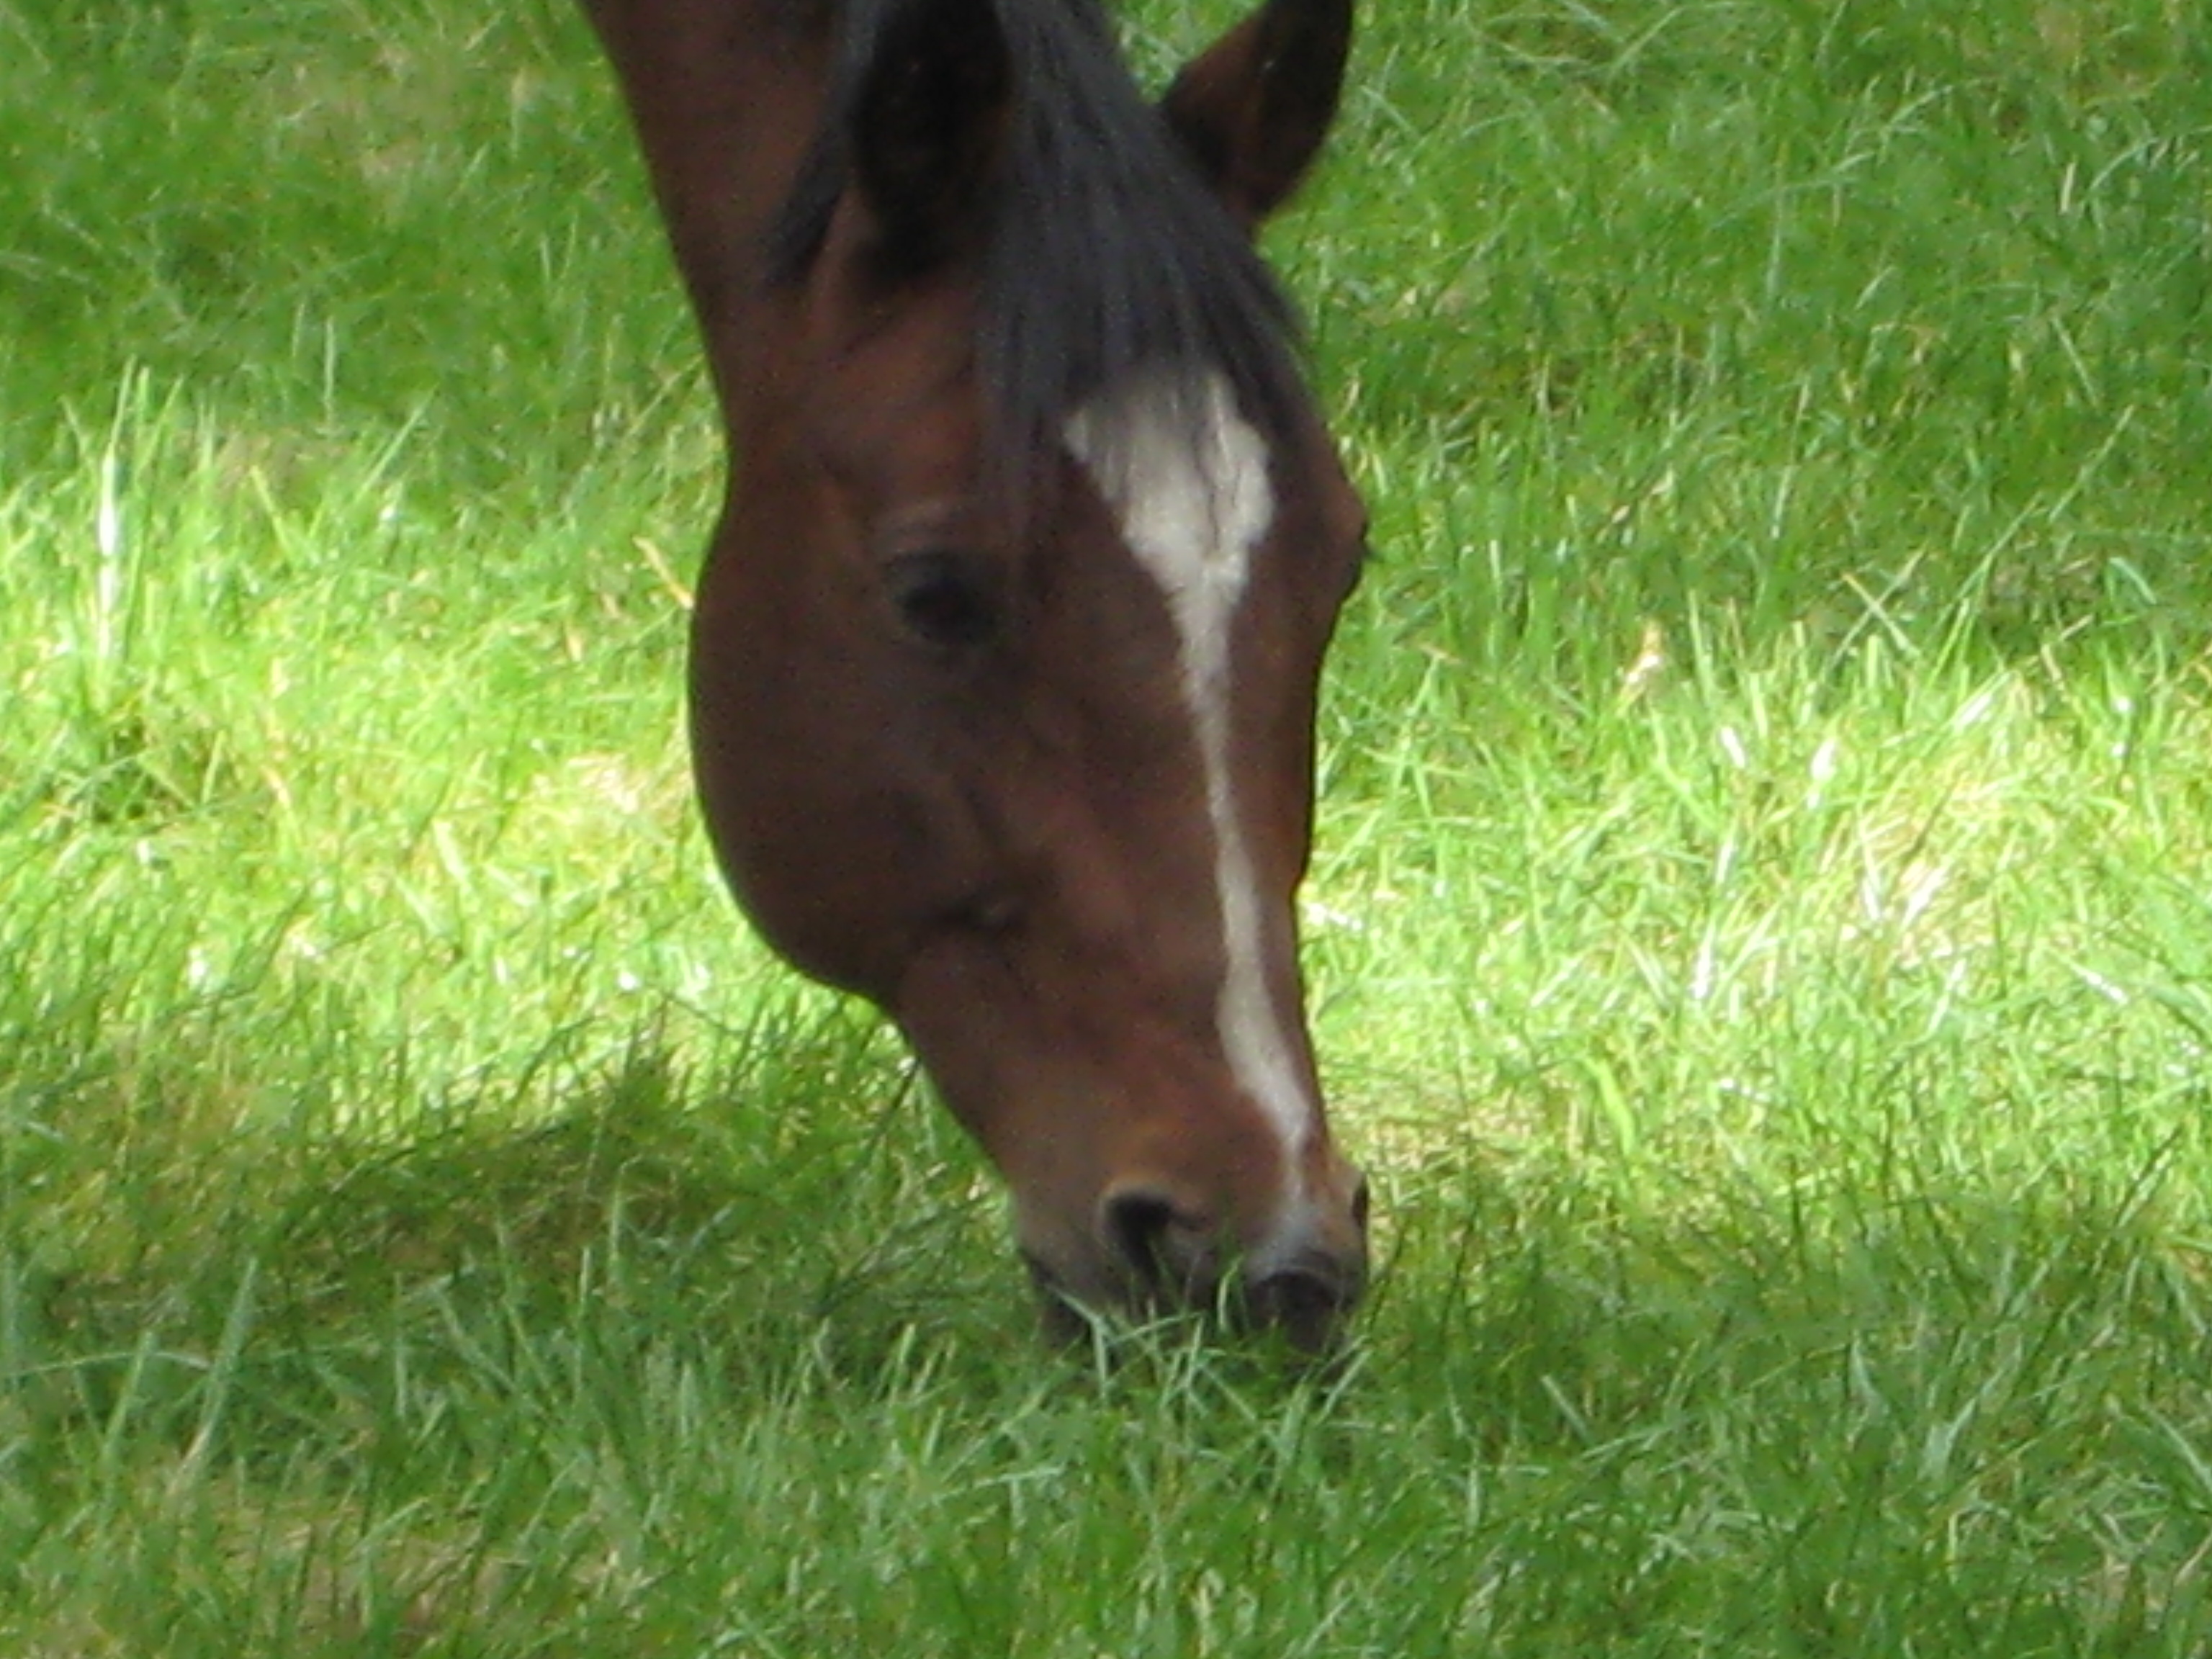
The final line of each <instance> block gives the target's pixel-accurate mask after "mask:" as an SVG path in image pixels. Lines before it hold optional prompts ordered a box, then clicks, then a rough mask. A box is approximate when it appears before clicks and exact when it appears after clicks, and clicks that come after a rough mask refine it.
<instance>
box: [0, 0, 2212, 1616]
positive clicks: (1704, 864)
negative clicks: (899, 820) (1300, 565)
mask: <svg viewBox="0 0 2212 1659" xmlns="http://www.w3.org/2000/svg"><path fill="white" fill-rule="evenodd" d="M1234 9H1235V8H1234V7H1233V6H1232V5H1230V4H1228V3H1215V0H1206V3H1202V4H1201V3H1197V0H1188V3H1184V0H1158V3H1147V4H1145V5H1141V6H1139V7H1137V8H1135V15H1133V18H1132V20H1131V21H1132V23H1133V30H1134V33H1135V34H1136V36H1137V39H1138V43H1139V55H1140V56H1141V57H1142V58H1144V59H1145V61H1146V63H1147V64H1149V65H1150V66H1151V67H1152V69H1153V70H1155V71H1158V70H1162V69H1164V67H1165V66H1167V65H1168V64H1170V63H1171V62H1173V61H1174V60H1175V59H1176V58H1179V57H1180V56H1181V55H1182V54H1183V53H1184V52H1187V51H1188V48H1189V46H1191V44H1192V43H1193V42H1194V41H1195V40H1197V39H1199V38H1200V36H1201V35H1202V33H1204V32H1205V31H1206V30H1207V29H1209V28H1211V27H1218V25H1219V24H1220V23H1222V22H1223V21H1225V20H1226V18H1227V17H1228V16H1230V15H1232V14H1233V11H1234ZM1367 14H1368V15H1366V18H1365V23H1364V33H1363V37H1362V44H1361V47H1360V56H1359V62H1358V78H1357V83H1356V86H1355V88H1354V90H1353V92H1352V96H1351V98H1350V100H1349V101H1348V104H1347V110H1346V130H1345V133H1344V137H1343V142H1342V143H1340V145H1339V147H1338V150H1337V153H1336V155H1334V158H1333V160H1332V161H1331V162H1330V163H1329V165H1328V168H1327V170H1326V172H1325V173H1324V176H1323V177H1322V179H1321V180H1320V181H1319V184H1318V185H1317V186H1316V189H1315V190H1314V191H1312V192H1310V195H1309V197H1308V198H1307V199H1306V200H1305V201H1304V203H1302V204H1300V205H1299V207H1298V208H1297V210H1295V212H1294V213H1293V214H1292V215H1291V216H1289V217H1287V218H1286V219H1285V222H1284V223H1283V224H1282V225H1281V226H1280V227H1279V228H1277V229H1276V230H1275V231H1274V232H1273V233H1272V234H1271V241H1270V246H1271V250H1272V251H1273V253H1274V254H1275V255H1276V257H1277V258H1278V260H1279V263H1280V264H1281V265H1282V266H1283V268H1284V270H1285V272H1286V275H1287V276H1288V278H1289V281H1290V282H1291V286H1292V287H1293V288H1294V289H1296V290H1297V293H1298V295H1300V297H1301V299H1302V300H1303V301H1304V302H1305V303H1306V304H1307V306H1308V307H1309V308H1310V311H1311V313H1312V314H1313V327H1312V336H1313V343H1314V355H1315V359H1316V372H1317V374H1318V376H1319V378H1320V380H1322V384H1323V385H1324V386H1325V387H1326V388H1327V389H1328V395H1329V397H1330V398H1331V400H1332V402H1333V403H1334V404H1335V406H1336V407H1338V408H1339V409H1340V410H1341V411H1342V413H1341V416H1340V422H1339V424H1340V430H1341V432H1342V434H1343V436H1344V439H1345V442H1346V449H1347V451H1348V453H1349V454H1350V456H1351V458H1352V464H1353V466H1354V469H1355V471H1356V472H1357V473H1358V477H1360V480H1361V482H1362V483H1363V485H1364V487H1365V489H1366V490H1367V493H1368V495H1369V497H1370V501H1371V504H1372V506H1373V508H1374V511H1375V517H1376V524H1375V536H1374V540H1375V543H1376V547H1377V549H1378V552H1379V556H1378V559H1377V561H1376V564H1375V566H1374V568H1372V569H1371V570H1370V573H1369V575H1368V579H1367V580H1366V583H1365V585H1364V587H1363V589H1362V591H1361V592H1360V593H1359V595H1358V597H1357V599H1355V601H1354V603H1353V605H1352V610H1351V611H1350V612H1349V613H1348V614H1347V617H1346V622H1345V625H1344V629H1343V632H1342V635H1341V637H1340V646H1339V649H1338V652H1337V654H1336V656H1335V658H1334V663H1333V667H1332V671H1331V677H1330V682H1329V685H1328V696H1327V699H1326V706H1325V709H1324V714H1323V730H1322V738H1323V742H1322V775H1323V805H1322V825H1321V838H1320V842H1319V845H1318V847H1317V849H1316V866H1315V870H1314V875H1313V879H1312V881H1311V884H1310V889H1309V891H1308V894H1307V922H1308V934H1309V946H1310V948H1309V953H1308V955H1309V967H1310V975H1311V978H1312V982H1313V988H1314V994H1315V1006H1316V1024H1317V1030H1318V1033H1319V1036H1320V1039H1321V1043H1322V1050H1323V1054H1324V1063H1325V1068H1326V1070H1327V1073H1328V1078H1329V1081H1330V1084H1331V1089H1332V1096H1333V1100H1334V1110H1335V1113H1336V1115H1337V1117H1338V1119H1339V1121H1340V1125H1341V1132H1342V1134H1343V1137H1344V1139H1346V1141H1347V1142H1348V1143H1349V1144H1350V1146H1352V1148H1353V1150H1354V1151H1355V1152H1357V1153H1358V1156H1359V1157H1360V1158H1362V1159H1363V1161H1364V1162H1365V1163H1366V1164H1368V1165H1369V1166H1370V1169H1371V1170H1373V1171H1374V1173H1375V1176H1376V1182H1377V1187H1378V1192H1379V1194H1380V1199H1381V1204H1380V1210H1379V1219H1378V1230H1379V1231H1378V1245H1379V1249H1380V1254H1381V1257H1382V1271H1381V1273H1380V1274H1379V1277H1378V1282H1377V1285H1376V1294H1375V1297H1374V1299H1373V1304H1372V1306H1371V1308H1370V1310H1369V1312H1368V1314H1367V1315H1366V1316H1365V1318H1364V1323H1363V1326H1362V1330H1361V1340H1360V1341H1359V1343H1358V1346H1357V1348H1356V1350H1355V1352H1353V1353H1352V1355H1351V1356H1350V1358H1349V1359H1348V1361H1347V1362H1346V1364H1345V1365H1344V1366H1343V1367H1341V1368H1340V1370H1335V1371H1334V1372H1331V1373H1329V1374H1328V1375H1326V1376H1319V1377H1313V1378H1309V1379H1306V1380H1304V1381H1303V1382H1292V1381H1286V1380H1285V1379H1284V1378H1282V1377H1281V1376H1276V1375H1273V1374H1272V1373H1270V1372H1269V1371H1268V1370H1267V1368H1266V1367H1265V1366H1264V1365H1258V1364H1254V1363H1252V1361H1251V1359H1250V1358H1249V1356H1243V1355H1238V1354H1236V1353H1233V1352H1218V1351H1215V1350H1212V1349H1209V1348H1208V1347H1206V1346H1204V1345H1202V1344H1197V1343H1194V1342H1193V1341H1192V1340H1190V1338H1189V1334H1188V1333H1186V1332H1182V1331H1178V1330H1175V1329H1167V1330H1163V1331H1156V1332H1142V1333H1136V1334H1127V1335H1115V1336H1110V1337H1103V1338H1102V1339H1101V1343H1102V1346H1100V1348H1099V1349H1098V1350H1097V1352H1082V1353H1079V1354H1076V1355H1073V1356H1067V1355H1052V1354H1048V1352H1046V1351H1044V1350H1043V1349H1042V1347H1041V1346H1038V1345H1037V1344H1036V1342H1035V1341H1034V1340H1032V1335H1031V1328H1030V1316H1029V1313H1028V1310H1027V1309H1026V1308H1025V1306H1024V1301H1023V1292H1022V1289H1021V1286H1020V1285H1019V1282H1018V1272H1017V1270H1016V1269H1015V1267H1014V1266H1013V1264H1012V1261H1011V1259H1010V1255H1009V1252H1008V1251H1007V1250H1006V1248H1005V1244H1004V1241H1003V1237H1002V1226H1001V1222H1000V1215H999V1206H998V1202H997V1199H996V1196H995V1191H996V1189H995V1188H994V1184H993V1183H992V1182H991V1181H990V1180H989V1179H988V1177H987V1175H986V1174H985V1172H984V1171H983V1170H982V1169H981V1165H980V1163H979V1161H978V1159H977V1158H975V1154H974V1153H973V1152H972V1151H971V1150H970V1149H969V1147H968V1146H967V1145H966V1144H965V1143H964V1142H963V1140H962V1139H961V1138H960V1137H959V1135H958V1134H957V1131H955V1130H954V1129H953V1128H952V1127H951V1125H950V1124H949V1123H948V1122H947V1121H945V1119H944V1118H943V1116H942V1115H940V1114H939V1113H937V1112H936V1111H935V1109H933V1107H932V1106H931V1105H930V1104H929V1103H928V1102H927V1099H926V1097H925V1096H924V1094H923V1091H921V1088H920V1086H919V1085H918V1084H917V1082H916V1080H915V1078H914V1076H913V1074H912V1072H911V1068H910V1066H908V1063H907V1062H906V1061H905V1060H904V1059H903V1058H902V1055H901V1054H900V1052H899V1050H898V1048H897V1046H896V1043H895V1042H893V1041H891V1040H890V1038H889V1037H888V1036H886V1034H885V1033H884V1031H883V1030H881V1029H880V1028H879V1026H878V1024H876V1022H874V1021H873V1019H872V1018H870V1017H869V1016H868V1015H866V1013H865V1012H863V1011H860V1010H858V1009H854V1008H851V1007H848V1006H842V1005H841V1004H839V1003H837V1002H836V1001H835V1000H833V999H831V998H829V997H828V996H827V995H825V994H821V993H819V992H816V991H813V990H811V989H808V988H806V987H802V986H799V984H797V982H796V981H793V979H792V978H791V976H790V975H788V974H787V971H786V970H784V969H781V968H780V967H779V966H777V965H776V964H775V963H774V962H773V961H772V960H771V959H770V958H769V956H768V955H767V953H766V952H765V951H763V949H762V948H761V947H760V946H758V945H757V944H756V943H754V942H753V941H751V940H750V939H749V937H748V936H747V935H746V934H745V933H744V930H743V928H742V927H741V926H740V925H739V924H738V922H737V921H736V919H735V917H734V914H733V912H732V908H731V907H730V905H729V903H728V901H727V899H726V896H724V894H723V892H722V890H721V888H720V884H719V882H718V881H717V879H716V878H715V876H714V872H713V869H712V867H711V860H709V859H708V855H707V853H706V849H705V848H704V845H703V842H702V839H701V837H700V836H699V834H698V831H697V829H696V826H695V825H694V823H693V822H692V816H691V809H690V802H689V798H688V781H687V776H686V763H685V758H684V748H683V739H682V732H681V727H680V712H679V708H680V675H681V652H682V641H683V632H684V599H685V596H684V587H685V585H686V583H687V581H688V580H689V577H690V564H691V561H692V558H693V556H694V554H693V550H694V549H696V545H697V544H698V543H699V541H700V539H701V538H702V533H703V528H704V526H705V523H706V520H707V518H708V514H709V513H710V512H711V510H712V502H713V496H714V488H715V484H716V477H717V474H716V469H717V465H718V458H717V452H716V448H715V439H714V433H713V430H712V428H711V425H710V423H709V421H708V410H707V408H706V400H705V392H704V386H703V383H702V377H701V375H700V374H699V371H698V368H697V365H696V354H695V348H694V347H693V344H692V343H691V340H690V334H689V326H688V324H687V322H686V320H685V319H684V316H683V313H682V312H681V309H680V307H679V305H678V298H677V295H676V293H675V290H674V288H673V284H672V281H671V277H670V275H669V273H668V271H667V269H666V264H665V257H664V256H663V255H662V254H661V252H660V251H659V246H658V242H657V236H658V232H657V230H656V229H655V228H654V227H653V223H652V221H651V219H650V217H649V215H648V212H647V207H646V204H645V198H644V195H643V191H642V188H641V182H640V180H639V179H638V177H637V175H636V172H635V163H634V162H633V161H632V160H631V157H630V155H629V149H628V143H627V138H626V136H625V134H624V133H623V131H622V129H621V127H620V125H619V123H618V119H617V112H616V109H615V106H614V103H613V100H612V99H611V96H610V94H609V89H608V88H607V86H606V84H605V77H604V76H603V74H602V73H601V71H600V70H599V68H598V66H597V64H596V63H595V61H594V59H593V58H592V53H591V51H590V49H589V46H588V43H587V41H586V39H585V37H584V34H583V31H582V29H581V27H580V24H579V23H578V21H576V20H575V19H574V17H572V16H571V15H568V12H567V11H566V10H564V9H562V8H561V7H559V6H556V5H553V4H550V3H548V4H546V5H544V6H538V5H529V6H524V7H521V8H520V9H515V8H507V9H502V10H500V11H499V12H498V13H497V15H492V14H491V13H490V12H489V11H481V12H480V11H472V10H470V9H466V8H462V7H456V6H454V5H451V4H447V3H433V0H422V3H413V4H409V5H405V6H401V7H398V8H396V9H395V8H392V7H377V8H362V7H358V6H351V5H344V4H336V3H328V4H325V3H318V4H315V5H313V6H310V7H307V8H305V9H302V8H300V7H293V8H289V9H286V10H285V11H284V12H283V14H282V15H279V14H277V13H276V12H273V11H271V12H265V13H264V12H261V11H257V10H255V9H252V8H247V7H237V6H225V5H217V6H204V7H193V8H185V7H168V6H149V7H143V8H137V9H131V8H124V9H116V8H112V7H94V8H90V9H87V8H84V7H82V6H64V5H62V4H59V3H52V4H49V3H45V0H40V3H33V4H29V5H25V4H21V3H19V4H17V5H15V7H13V8H12V9H10V8H9V7H7V6H6V5H5V4H4V0H0V64H4V65H5V67H4V68H0V78H4V81H5V82H6V86H7V89H8V91H9V93H10V94H13V95H10V96H8V97H5V98H0V153H4V154H5V155H7V156H8V157H9V166H8V167H5V168H0V226H4V227H5V229H4V230H3V231H0V611H4V614H5V615H6V617H7V618H8V624H7V626H6V627H5V628H4V629H0V714H4V718H0V1057H3V1058H0V1649H4V1650H6V1651H7V1652H9V1653H11V1654H12V1653H21V1654H24V1655H27V1656H33V1655H34V1656H42V1659H43V1656H49V1655H51V1656H62V1655H68V1656H72V1659H74V1656H81V1655H97V1654H118V1655H121V1654H131V1655H138V1654H144V1653H153V1652H160V1653H166V1654H179V1655H191V1654H201V1653H207V1654H221V1655H223V1656H227V1659H228V1656H235V1655H237V1654H239V1653H240V1652H254V1653H260V1652H267V1653H284V1654H288V1655H303V1654H316V1653H330V1654H366V1653H392V1652H416V1651H422V1652H440V1653H455V1654H459V1653H483V1654H506V1653H516V1654H520V1653H525V1652H531V1653H563V1654H572V1653H573V1654H591V1653H598V1652H607V1653H617V1652H619V1653H623V1654H636V1653H641V1652H646V1653H669V1654H692V1653H702V1654H703V1653H708V1652H729V1653H745V1654H761V1655H771V1654H798V1655H815V1654H844V1653H851V1652H870V1651H879V1650H880V1651H894V1650H895V1651H898V1652H901V1653H908V1652H911V1653H916V1654H923V1653H933V1652H946V1653H959V1654H963V1655H967V1654H973V1653H976V1652H991V1651H997V1652H1006V1653H1018V1654H1022V1655H1024V1656H1028V1655H1048V1654H1067V1655H1072V1656H1073V1655H1080V1656H1085V1659H1089V1656H1094V1655H1097V1654H1099V1653H1115V1654H1121V1653H1160V1654H1175V1655H1178V1656H1180V1655H1187V1654H1193V1653H1206V1654H1217V1653H1218V1654H1230V1653H1252V1654H1266V1655H1268V1656H1271V1659H1273V1656H1280V1655H1286V1654H1300V1653H1313V1654H1345V1655H1349V1654H1394V1655H1395V1654H1429V1653H1456V1652H1482V1653H1499V1654H1515V1653H1529V1654H1537V1653H1541V1654H1546V1655H1552V1654H1558V1653H1562V1652H1576V1653H1595V1652H1605V1653H1650V1654H1668V1655H1676V1654H1687V1653H1711V1654H1716V1655H1721V1654H1725V1655H1729V1656H1736V1655H1747V1654H1778V1655H1779V1654H1803V1653H1850V1654H1854V1655H1861V1654H1869V1655H1871V1654H1899V1655H1902V1654H1907V1653H1917V1654H1925V1653H1942V1654H1946V1655H1964V1654H1977V1653H1978V1654H1989V1655H1991V1656H2003V1659H2017V1656H2023V1655H2032V1654H2068V1655H2083V1654H2109V1655H2113V1656H2122V1655H2124V1656H2129V1659H2135V1656H2151V1655H2167V1654H2171V1655H2174V1656H2182V1655H2194V1654H2196V1653H2198V1652H2200V1651H2201V1650H2203V1647H2204V1645H2205V1643H2206V1641H2207V1639H2208V1632H2212V1608H2208V1606H2207V1591H2206V1583H2207V1571H2208V1568H2207V1562H2208V1559H2212V1475H2208V1473H2207V1471H2208V1469H2212V1397H2209V1396H2208V1388H2207V1383H2206V1380H2205V1379H2206V1378H2207V1377H2212V1336H2208V1331H2212V1290H2208V1268H2212V1216H2208V1213H2207V1212H2208V1204H2212V1200H2208V1197H2207V1194H2212V1146H2208V1133H2212V1132H2208V1130H2207V1128H2206V1127H2205V1125H2206V1122H2207V1111H2206V1108H2207V1104H2208V1102H2207V1098H2206V1095H2207V1089H2208V1085H2207V1081H2206V1079H2207V1076H2208V1074H2212V1073H2208V1066H2207V1063H2206V1052H2205V1051H2206V1045H2207V1043H2208V1042H2212V989H2208V987H2212V914H2208V904H2212V901H2208V897H2207V895H2208V892H2212V855H2208V846H2207V842H2208V838H2212V829H2208V828H2207V826H2208V825H2212V705H2209V704H2208V698H2207V696H2206V690H2207V688H2206V684H2205V663H2206V660H2207V658H2206V654H2205V647H2206V628H2205V624H2206V619H2207V617H2208V616H2212V605H2208V598H2212V583H2208V580H2207V579H2206V576H2205V574H2204V573H2205V571H2206V570H2207V569H2208V568H2212V561H2208V558H2207V555H2208V553H2212V547H2208V544H2207V532H2206V529H2205V526H2204V522H2203V503H2204V501H2206V500H2208V499H2212V449H2208V447H2206V445H2205V443H2204V442H2203V435H2204V434H2205V433H2206V432H2207V431H2208V430H2212V326H2208V321H2207V312H2206V307H2207V304H2208V296H2212V210H2208V208H2207V205H2206V204H2207V201H2208V197H2207V195H2206V180H2207V173H2206V167H2207V161H2206V156H2205V149H2206V143H2207V134H2208V132H2212V103H2208V93H2207V90H2206V89H2207V88H2209V87H2212V74H2208V72H2207V71H2208V68H2212V62H2208V52H2212V46H2208V43H2207V37H2206V34H2205V32H2204V26H2203V23H2202V22H2201V21H2199V20H2198V19H2197V18H2196V16H2195V15H2194V14H2193V13H2191V12H2190V11H2188V10H2187V9H2185V8H2177V7H2174V6H2172V5H2170V4H2166V3H2161V0H2130V3H2125V4H2121V5H2117V6H2108V7H2102V8H2099V9H2096V10H2095V11H2094V12H2091V11H2090V10H2088V9H2084V8H2078V7H2069V6H2065V5H2037V6H2029V5H2027V4H2025V3H2019V4H2015V3H2010V0H1989V3H1985V4H1982V5H1977V6H1970V7H1966V8H1952V9H1948V10H1946V9H1932V10H1931V9H1927V8H1913V7H1906V6H1900V5H1891V4H1886V3H1875V0H1868V3H1863V4H1854V5H1849V6H1840V7H1826V8H1817V7H1811V6H1799V5H1776V6H1766V7H1740V6H1721V5H1673V6H1669V5H1661V4H1646V3H1640V0H1639V3H1624V4H1621V5H1618V6H1612V7H1604V8H1596V9H1592V8H1589V7H1579V6H1548V5H1539V6H1536V7H1534V8H1523V9H1504V10H1496V11H1491V12H1482V11H1477V10H1471V9H1468V8H1466V7H1465V6H1463V5H1462V4H1460V3H1458V0H1395V3H1393V4H1391V5H1390V6H1389V8H1388V9H1387V10H1385V9H1382V8H1379V7H1376V6H1370V7H1369V8H1367Z"/></svg>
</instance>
